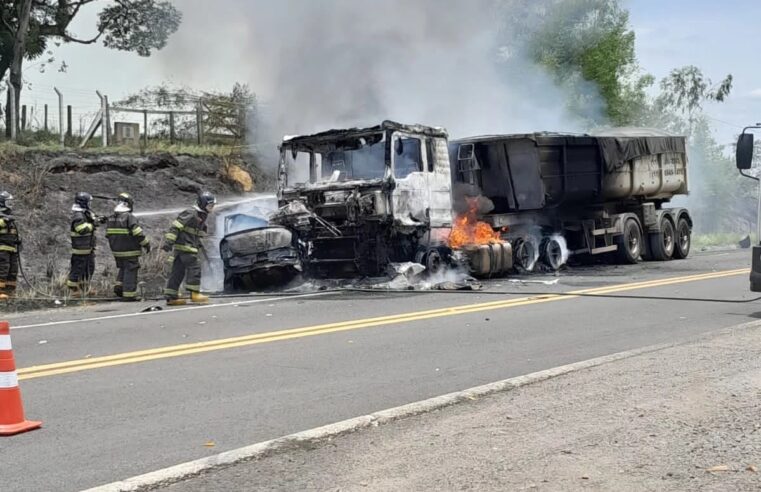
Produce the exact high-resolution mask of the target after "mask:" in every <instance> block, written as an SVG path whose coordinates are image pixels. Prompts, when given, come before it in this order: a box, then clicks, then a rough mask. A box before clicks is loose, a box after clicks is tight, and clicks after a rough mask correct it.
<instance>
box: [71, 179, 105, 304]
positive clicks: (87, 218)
mask: <svg viewBox="0 0 761 492" xmlns="http://www.w3.org/2000/svg"><path fill="white" fill-rule="evenodd" d="M91 205H92V195H90V194H89V193H85V192H83V191H80V192H78V193H77V194H76V195H75V196H74V205H72V207H71V268H70V269H69V278H68V280H67V281H66V285H67V287H69V289H71V292H72V294H75V295H76V294H81V295H84V294H88V293H89V283H90V279H91V278H92V276H93V273H95V229H96V228H97V227H98V223H99V222H100V223H102V222H103V219H100V218H98V217H97V216H96V215H95V214H94V213H93V212H92V210H91V208H90V206H91Z"/></svg>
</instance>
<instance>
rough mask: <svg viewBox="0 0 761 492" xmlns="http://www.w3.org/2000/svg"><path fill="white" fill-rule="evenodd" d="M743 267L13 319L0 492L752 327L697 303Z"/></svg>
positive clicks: (733, 262)
mask: <svg viewBox="0 0 761 492" xmlns="http://www.w3.org/2000/svg"><path fill="white" fill-rule="evenodd" d="M749 255H750V253H749V252H748V251H738V252H723V253H711V254H703V255H697V256H694V257H692V258H691V259H689V260H685V261H673V262H668V263H645V264H641V265H636V266H627V267H622V266H604V267H585V268H580V269H574V270H572V271H569V272H565V273H563V274H561V275H560V276H558V277H531V278H530V280H531V281H532V282H534V281H541V280H549V281H552V280H555V279H557V283H555V284H552V285H545V284H542V283H524V284H521V283H515V282H510V281H508V280H505V279H501V280H498V281H491V282H489V283H488V284H487V291H486V292H477V293H412V292H400V293H388V294H377V293H374V294H366V293H340V294H335V293H319V294H317V295H312V296H301V297H296V298H281V299H275V298H240V299H217V300H216V301H215V302H217V303H219V304H217V305H214V306H208V307H203V308H200V309H198V308H190V309H188V308H177V309H174V310H171V311H170V310H164V311H160V312H155V313H148V314H136V311H138V310H139V309H140V308H144V307H146V306H147V305H141V306H134V305H130V306H124V305H119V304H109V305H100V306H92V307H89V308H83V309H78V310H59V311H55V312H43V313H29V314H24V315H12V316H10V317H9V318H8V319H9V320H10V321H11V323H12V331H11V333H12V339H13V345H14V350H15V355H16V360H17V366H18V367H19V368H20V370H19V376H20V379H21V387H22V392H23V397H24V403H25V407H26V411H27V416H28V417H29V418H34V419H40V420H42V421H43V422H44V427H43V429H42V430H38V431H34V432H31V433H27V434H23V435H19V436H14V437H11V438H3V439H2V440H0V453H2V461H3V465H2V467H0V484H1V485H0V487H1V488H2V490H14V491H15V490H23V491H28V490H79V489H82V488H87V487H92V486H95V485H99V484H103V483H107V482H111V481H114V480H118V479H123V478H127V477H130V476H133V475H137V474H142V473H146V472H149V471H152V470H155V469H159V468H163V467H167V466H171V465H175V464H178V463H180V462H184V461H188V460H192V459H196V458H199V457H203V456H206V455H209V454H214V453H218V452H221V451H225V450H228V449H233V448H237V447H240V446H244V445H248V444H252V443H255V442H258V441H262V440H266V439H271V438H274V437H278V436H281V435H285V434H289V433H292V432H296V431H299V430H304V429H308V428H312V427H316V426H320V425H324V424H327V423H331V422H335V421H338V420H343V419H346V418H350V417H354V416H357V415H362V414H367V413H370V412H373V411H376V410H380V409H384V408H388V407H393V406H397V405H401V404H404V403H409V402H412V401H417V400H421V399H424V398H429V397H431V396H435V395H439V394H443V393H448V392H451V391H456V390H460V389H464V388H468V387H471V386H475V385H480V384H485V383H488V382H491V381H495V380H500V379H505V378H508V377H512V376H517V375H521V374H526V373H530V372H534V371H538V370H541V369H546V368H551V367H555V366H558V365H562V364H567V363H571V362H575V361H580V360H585V359H589V358H592V357H597V356H601V355H605V354H609V353H613V352H618V351H622V350H628V349H632V348H636V347H641V346H646V345H652V344H657V343H664V342H670V341H677V340H680V339H682V338H687V337H691V336H694V335H697V334H700V333H703V332H707V331H712V330H715V329H718V328H723V327H727V326H731V325H735V324H738V323H743V322H746V321H748V320H752V319H755V318H758V317H761V303H760V301H755V302H709V301H707V299H721V300H727V301H747V300H750V299H753V298H754V297H755V296H754V295H753V294H752V293H750V292H748V280H747V271H746V269H747V268H748V266H749V263H750V256H749ZM490 292H491V293H490ZM497 292H501V293H497ZM504 292H509V294H507V293H504ZM559 293H566V294H568V293H571V295H558V294H559ZM667 298H671V299H667ZM701 299H702V300H701ZM211 443H213V446H211V445H209V444H211Z"/></svg>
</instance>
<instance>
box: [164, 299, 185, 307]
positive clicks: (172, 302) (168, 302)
mask: <svg viewBox="0 0 761 492" xmlns="http://www.w3.org/2000/svg"><path fill="white" fill-rule="evenodd" d="M187 303H188V302H187V301H186V300H185V299H178V298H177V297H167V299H166V305H167V306H184V305H185V304H187Z"/></svg>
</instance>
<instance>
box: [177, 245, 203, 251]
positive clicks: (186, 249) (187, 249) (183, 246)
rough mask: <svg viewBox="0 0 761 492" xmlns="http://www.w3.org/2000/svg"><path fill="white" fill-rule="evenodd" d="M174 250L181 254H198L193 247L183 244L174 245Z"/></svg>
mask: <svg viewBox="0 0 761 492" xmlns="http://www.w3.org/2000/svg"><path fill="white" fill-rule="evenodd" d="M174 249H175V250H177V251H182V252H183V253H198V248H194V247H193V246H186V245H184V244H175V245H174Z"/></svg>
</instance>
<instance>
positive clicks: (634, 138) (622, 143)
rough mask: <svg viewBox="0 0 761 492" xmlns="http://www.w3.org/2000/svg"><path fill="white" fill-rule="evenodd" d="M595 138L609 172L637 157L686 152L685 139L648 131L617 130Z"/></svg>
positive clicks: (636, 129)
mask: <svg viewBox="0 0 761 492" xmlns="http://www.w3.org/2000/svg"><path fill="white" fill-rule="evenodd" d="M648 133H649V134H648ZM656 133H657V134H656ZM594 137H595V138H596V139H597V142H598V145H599V146H600V154H601V155H602V158H603V161H604V162H605V168H606V170H607V171H608V172H610V171H614V170H616V169H618V168H619V167H621V166H622V165H623V164H624V163H625V162H627V161H629V160H631V159H634V158H636V157H642V156H645V155H657V154H664V153H667V152H673V153H676V154H684V153H685V152H686V150H685V149H686V145H685V139H684V137H676V136H672V135H667V134H663V133H661V132H655V131H653V132H649V131H647V130H646V129H639V128H635V129H617V130H614V131H611V132H605V133H600V134H598V135H594Z"/></svg>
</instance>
